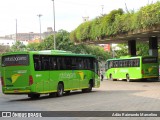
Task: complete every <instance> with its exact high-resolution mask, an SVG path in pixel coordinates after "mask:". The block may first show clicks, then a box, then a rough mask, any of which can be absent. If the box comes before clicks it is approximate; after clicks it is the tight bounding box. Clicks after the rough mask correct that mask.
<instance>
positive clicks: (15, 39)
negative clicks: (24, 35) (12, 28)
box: [15, 19, 17, 42]
mask: <svg viewBox="0 0 160 120" xmlns="http://www.w3.org/2000/svg"><path fill="white" fill-rule="evenodd" d="M15 42H17V19H16V38H15Z"/></svg>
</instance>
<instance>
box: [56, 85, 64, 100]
mask: <svg viewBox="0 0 160 120" xmlns="http://www.w3.org/2000/svg"><path fill="white" fill-rule="evenodd" d="M63 90H64V89H63V84H62V83H59V84H58V86H57V96H58V97H61V96H63Z"/></svg>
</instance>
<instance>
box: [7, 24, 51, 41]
mask: <svg viewBox="0 0 160 120" xmlns="http://www.w3.org/2000/svg"><path fill="white" fill-rule="evenodd" d="M53 33H54V32H53V29H52V27H48V28H47V31H46V32H44V33H42V34H41V36H42V39H44V38H46V37H48V36H49V35H51V34H53ZM5 38H7V39H13V40H16V34H12V35H6V36H5ZM39 38H40V33H34V32H29V33H17V40H19V41H30V40H36V39H39Z"/></svg>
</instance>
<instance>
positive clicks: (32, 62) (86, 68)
mask: <svg viewBox="0 0 160 120" xmlns="http://www.w3.org/2000/svg"><path fill="white" fill-rule="evenodd" d="M1 73H2V74H1V82H2V91H3V93H4V94H28V96H29V97H31V98H38V97H40V94H49V95H50V96H53V95H57V96H62V95H63V93H64V92H66V93H69V92H70V91H72V90H82V92H90V91H91V90H92V87H99V86H100V79H99V75H98V73H99V68H98V61H97V59H96V57H95V56H94V55H86V54H75V53H72V52H67V51H59V50H43V51H29V52H27V51H26V52H10V53H4V54H2V63H1Z"/></svg>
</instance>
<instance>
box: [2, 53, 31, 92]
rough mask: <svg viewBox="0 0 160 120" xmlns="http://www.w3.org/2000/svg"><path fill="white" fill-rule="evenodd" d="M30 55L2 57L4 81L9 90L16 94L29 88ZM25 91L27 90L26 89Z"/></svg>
mask: <svg viewBox="0 0 160 120" xmlns="http://www.w3.org/2000/svg"><path fill="white" fill-rule="evenodd" d="M29 74H30V69H29V55H27V54H18V55H7V56H2V75H1V77H2V79H3V81H4V83H5V86H6V88H7V89H8V90H11V89H14V90H17V91H15V92H18V90H19V91H20V89H21V88H23V87H24V88H27V87H28V86H29ZM24 90H25V89H24Z"/></svg>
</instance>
